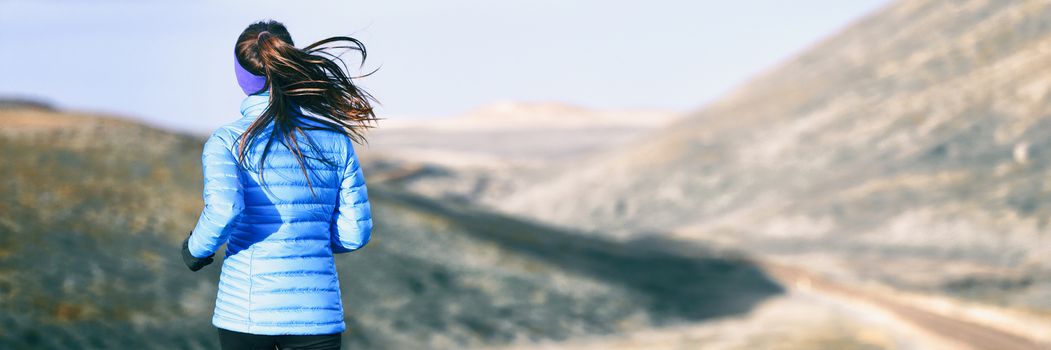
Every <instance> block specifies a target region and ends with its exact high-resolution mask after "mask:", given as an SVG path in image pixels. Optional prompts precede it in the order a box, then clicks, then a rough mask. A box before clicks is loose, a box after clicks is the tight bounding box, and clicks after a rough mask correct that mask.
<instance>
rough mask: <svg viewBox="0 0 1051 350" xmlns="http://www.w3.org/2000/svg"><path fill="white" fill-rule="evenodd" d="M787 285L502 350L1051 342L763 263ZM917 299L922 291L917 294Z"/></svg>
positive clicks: (1032, 345) (1022, 345)
mask: <svg viewBox="0 0 1051 350" xmlns="http://www.w3.org/2000/svg"><path fill="white" fill-rule="evenodd" d="M764 265H765V266H766V269H767V271H769V273H770V274H771V275H772V276H774V277H775V278H776V279H778V280H779V281H780V282H781V283H782V284H783V285H784V286H786V287H787V288H788V292H787V293H786V294H785V295H784V296H782V297H778V298H775V299H771V300H769V301H767V302H764V303H763V304H761V305H759V306H758V307H756V308H755V309H754V310H752V311H751V312H749V313H747V314H744V315H740V316H733V317H727V318H723V319H718V320H714V321H711V322H704V323H699V324H690V325H682V326H677V327H667V328H659V329H649V330H642V331H635V332H628V333H624V334H618V335H610V336H603V337H594V338H589V339H574V340H569V341H564V342H541V343H529V342H520V343H518V344H516V345H514V346H510V347H506V348H502V349H550V350H556V349H558V350H562V349H565V350H569V349H622V350H628V349H786V350H788V349H935V350H937V349H1002V350H1010V349H1051V345H1049V344H1046V343H1043V344H1041V343H1037V342H1036V341H1034V340H1030V338H1029V337H1026V336H1024V332H1008V331H1005V330H1002V329H998V328H996V327H991V326H989V325H985V324H982V323H980V322H971V321H969V320H962V319H960V318H957V317H950V316H947V315H944V314H943V313H941V312H936V311H932V310H928V309H927V308H925V307H921V306H920V305H917V304H916V303H914V302H910V301H909V300H908V298H905V297H902V296H901V295H892V294H888V293H885V292H884V291H872V290H870V289H867V288H866V289H861V288H857V287H852V286H847V285H844V284H840V283H837V282H832V281H829V280H826V279H824V278H821V277H819V276H817V275H814V274H811V273H808V272H807V271H805V270H802V269H798V268H793V267H789V266H785V265H775V264H772V263H769V264H764ZM913 299H915V298H913Z"/></svg>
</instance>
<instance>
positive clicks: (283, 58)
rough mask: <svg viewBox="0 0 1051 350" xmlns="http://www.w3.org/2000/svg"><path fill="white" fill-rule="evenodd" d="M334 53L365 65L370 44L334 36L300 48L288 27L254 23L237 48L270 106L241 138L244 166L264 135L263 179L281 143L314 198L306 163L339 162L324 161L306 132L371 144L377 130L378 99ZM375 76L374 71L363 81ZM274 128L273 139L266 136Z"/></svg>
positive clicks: (240, 154) (239, 150)
mask: <svg viewBox="0 0 1051 350" xmlns="http://www.w3.org/2000/svg"><path fill="white" fill-rule="evenodd" d="M339 44H342V45H339ZM332 49H348V50H353V51H357V52H359V53H360V54H361V59H362V65H364V62H365V58H366V56H367V55H366V53H365V45H364V44H362V43H361V42H360V41H358V40H357V39H354V38H351V37H345V36H337V37H331V38H328V39H324V40H321V41H318V42H316V43H314V44H312V45H309V46H307V47H305V48H303V49H299V48H296V47H295V45H294V43H293V42H292V37H291V35H289V34H288V30H287V29H285V27H284V25H282V24H281V23H278V22H276V21H266V22H257V23H254V24H252V25H250V26H248V28H247V29H245V31H244V32H242V33H241V36H240V37H239V38H238V40H237V45H236V47H235V51H236V54H237V59H238V61H239V63H240V64H241V66H243V67H244V68H245V69H246V70H248V71H249V72H251V73H253V74H256V75H262V76H265V77H266V81H267V82H266V89H268V90H269V92H270V104H269V106H267V108H266V109H265V110H263V112H262V113H261V114H260V116H259V117H258V118H257V119H256V120H255V121H254V122H253V123H252V124H251V125H250V126H249V127H248V129H246V130H245V132H244V133H243V134H242V135H241V137H240V138H239V140H238V146H237V159H238V163H239V164H241V165H242V166H247V163H246V162H247V161H246V159H247V157H248V151H249V150H250V149H251V146H252V145H253V144H254V142H255V141H256V140H257V138H259V137H260V136H265V137H266V146H265V147H264V148H263V153H262V156H261V157H260V158H259V168H260V173H259V175H260V177H262V166H263V164H264V163H263V162H264V161H265V159H266V156H267V154H268V153H269V152H270V146H271V144H272V143H273V141H274V139H277V140H278V142H280V143H282V144H283V145H285V146H286V147H288V149H289V150H291V151H292V154H293V155H294V156H295V158H296V161H297V162H298V163H299V167H300V169H301V170H302V171H303V176H305V177H306V179H307V185H308V186H309V187H310V190H311V192H312V193H313V191H314V187H313V184H311V180H310V176H309V174H308V173H307V169H308V167H307V165H306V160H307V159H316V160H320V161H322V162H324V163H326V164H334V162H333V161H332V160H330V159H327V158H325V157H323V156H321V155H322V154H323V153H322V152H321V150H320V149H318V146H317V145H315V144H314V143H313V142H312V141H311V140H310V138H309V137H308V136H307V134H306V132H305V131H307V130H330V131H334V132H338V133H341V134H344V135H346V136H347V137H348V138H350V139H351V140H352V141H353V142H357V143H359V144H365V143H367V140H366V139H365V136H364V133H363V130H364V129H366V128H372V127H374V126H373V125H372V123H373V122H375V121H377V120H378V118H376V115H375V113H374V112H373V109H372V104H371V102H374V101H375V98H373V97H372V95H370V94H369V93H368V92H365V91H364V90H362V89H361V88H359V87H358V86H356V85H354V83H353V82H352V81H351V77H350V76H349V75H348V74H347V73H346V70H347V69H346V64H345V63H344V62H343V60H342V59H341V58H340V57H339V56H338V55H334V54H332V53H330V52H328V50H332ZM372 73H375V71H373V72H370V73H368V74H365V75H363V76H362V77H364V76H368V75H371V74H372ZM355 78H359V77H355ZM271 124H272V125H273V129H272V131H271V132H270V134H269V135H263V134H264V132H265V131H266V128H267V126H269V125H271ZM297 135H299V136H302V139H303V140H301V138H300V137H299V136H297ZM300 141H305V142H303V143H305V144H306V145H307V146H308V150H309V152H304V149H303V148H301V147H300V143H301V142H300ZM260 181H262V179H260Z"/></svg>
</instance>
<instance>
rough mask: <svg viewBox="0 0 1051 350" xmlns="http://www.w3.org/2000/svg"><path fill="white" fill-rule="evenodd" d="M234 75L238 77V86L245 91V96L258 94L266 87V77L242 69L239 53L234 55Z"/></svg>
mask: <svg viewBox="0 0 1051 350" xmlns="http://www.w3.org/2000/svg"><path fill="white" fill-rule="evenodd" d="M234 73H235V74H236V75H237V85H240V86H241V91H244V93H245V95H252V94H255V93H258V92H260V91H262V90H263V88H264V87H266V77H265V76H262V75H255V74H252V72H249V71H248V70H247V69H245V67H242V66H241V61H239V60H238V59H237V53H234Z"/></svg>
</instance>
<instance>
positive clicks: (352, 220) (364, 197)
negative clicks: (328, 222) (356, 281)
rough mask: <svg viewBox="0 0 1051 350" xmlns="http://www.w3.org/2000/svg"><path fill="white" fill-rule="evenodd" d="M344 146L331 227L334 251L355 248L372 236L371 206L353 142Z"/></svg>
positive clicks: (340, 251)
mask: <svg viewBox="0 0 1051 350" xmlns="http://www.w3.org/2000/svg"><path fill="white" fill-rule="evenodd" d="M347 147H348V152H350V157H349V161H348V163H347V165H346V167H345V168H344V170H343V181H342V183H341V184H340V188H339V205H338V207H337V208H336V213H335V219H334V220H333V221H332V228H331V236H332V252H333V253H336V254H339V253H347V252H352V251H355V250H358V249H360V248H361V247H363V246H365V244H366V243H368V242H369V238H371V237H372V208H371V206H370V204H369V192H368V188H366V187H365V175H364V173H362V170H361V164H360V163H359V162H358V155H357V153H355V152H354V146H353V144H349V145H348V146H347Z"/></svg>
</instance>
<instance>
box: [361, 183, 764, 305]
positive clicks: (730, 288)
mask: <svg viewBox="0 0 1051 350" xmlns="http://www.w3.org/2000/svg"><path fill="white" fill-rule="evenodd" d="M370 193H371V194H372V195H373V196H374V197H383V198H384V199H386V200H389V201H391V202H401V203H402V204H405V205H410V206H412V207H414V208H417V209H419V210H423V211H429V212H431V213H433V214H435V215H440V216H444V217H449V218H452V219H453V220H454V221H455V222H456V223H457V224H458V225H460V226H462V227H463V228H464V230H463V231H464V232H466V233H468V234H471V235H473V236H475V237H477V238H479V239H484V240H488V241H492V242H494V243H497V244H499V245H500V246H501V247H503V248H504V249H507V250H510V251H515V252H519V253H522V254H528V255H532V256H535V257H537V258H539V259H542V260H544V261H547V262H550V263H552V264H555V265H558V266H560V267H561V268H563V269H565V270H566V271H570V272H575V273H579V274H583V275H587V276H592V277H594V278H596V279H600V280H603V281H606V282H609V283H615V284H620V285H623V286H625V287H626V288H628V289H629V290H631V291H633V293H635V296H636V299H635V300H633V301H634V302H637V303H645V304H646V305H645V306H646V309H648V310H650V311H651V313H652V315H653V316H654V317H655V319H654V321H656V322H658V323H661V322H674V321H681V320H688V321H698V320H703V319H708V318H714V317H720V316H726V315H733V314H739V313H743V312H747V311H748V310H750V309H751V308H752V307H753V306H754V305H756V304H757V303H758V302H760V301H762V300H764V299H766V298H769V297H772V296H775V295H778V294H780V293H782V292H783V291H784V289H783V288H782V287H781V286H780V285H778V284H777V283H776V282H774V281H773V280H772V279H771V278H770V277H768V276H767V275H766V274H765V273H764V272H763V271H762V270H761V269H760V268H759V267H757V266H756V265H754V264H753V263H751V262H749V261H747V260H745V259H742V258H734V257H725V256H716V255H714V254H711V253H706V252H705V251H704V250H703V249H701V248H697V247H691V246H684V245H683V243H681V242H672V241H668V240H664V239H660V238H646V239H640V240H635V241H629V242H615V241H611V240H606V239H602V238H597V237H594V236H585V235H583V234H577V233H573V232H568V231H565V230H561V229H557V228H553V227H549V226H545V225H542V224H539V223H535V222H529V221H525V220H519V219H515V218H510V217H506V216H502V215H497V214H493V213H490V212H485V211H481V210H478V209H473V208H469V207H461V206H455V205H447V204H443V203H439V202H438V201H435V200H432V199H428V198H424V197H421V196H419V195H414V194H411V193H406V192H404V191H399V190H396V189H389V188H384V189H383V190H376V191H371V192H370Z"/></svg>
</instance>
